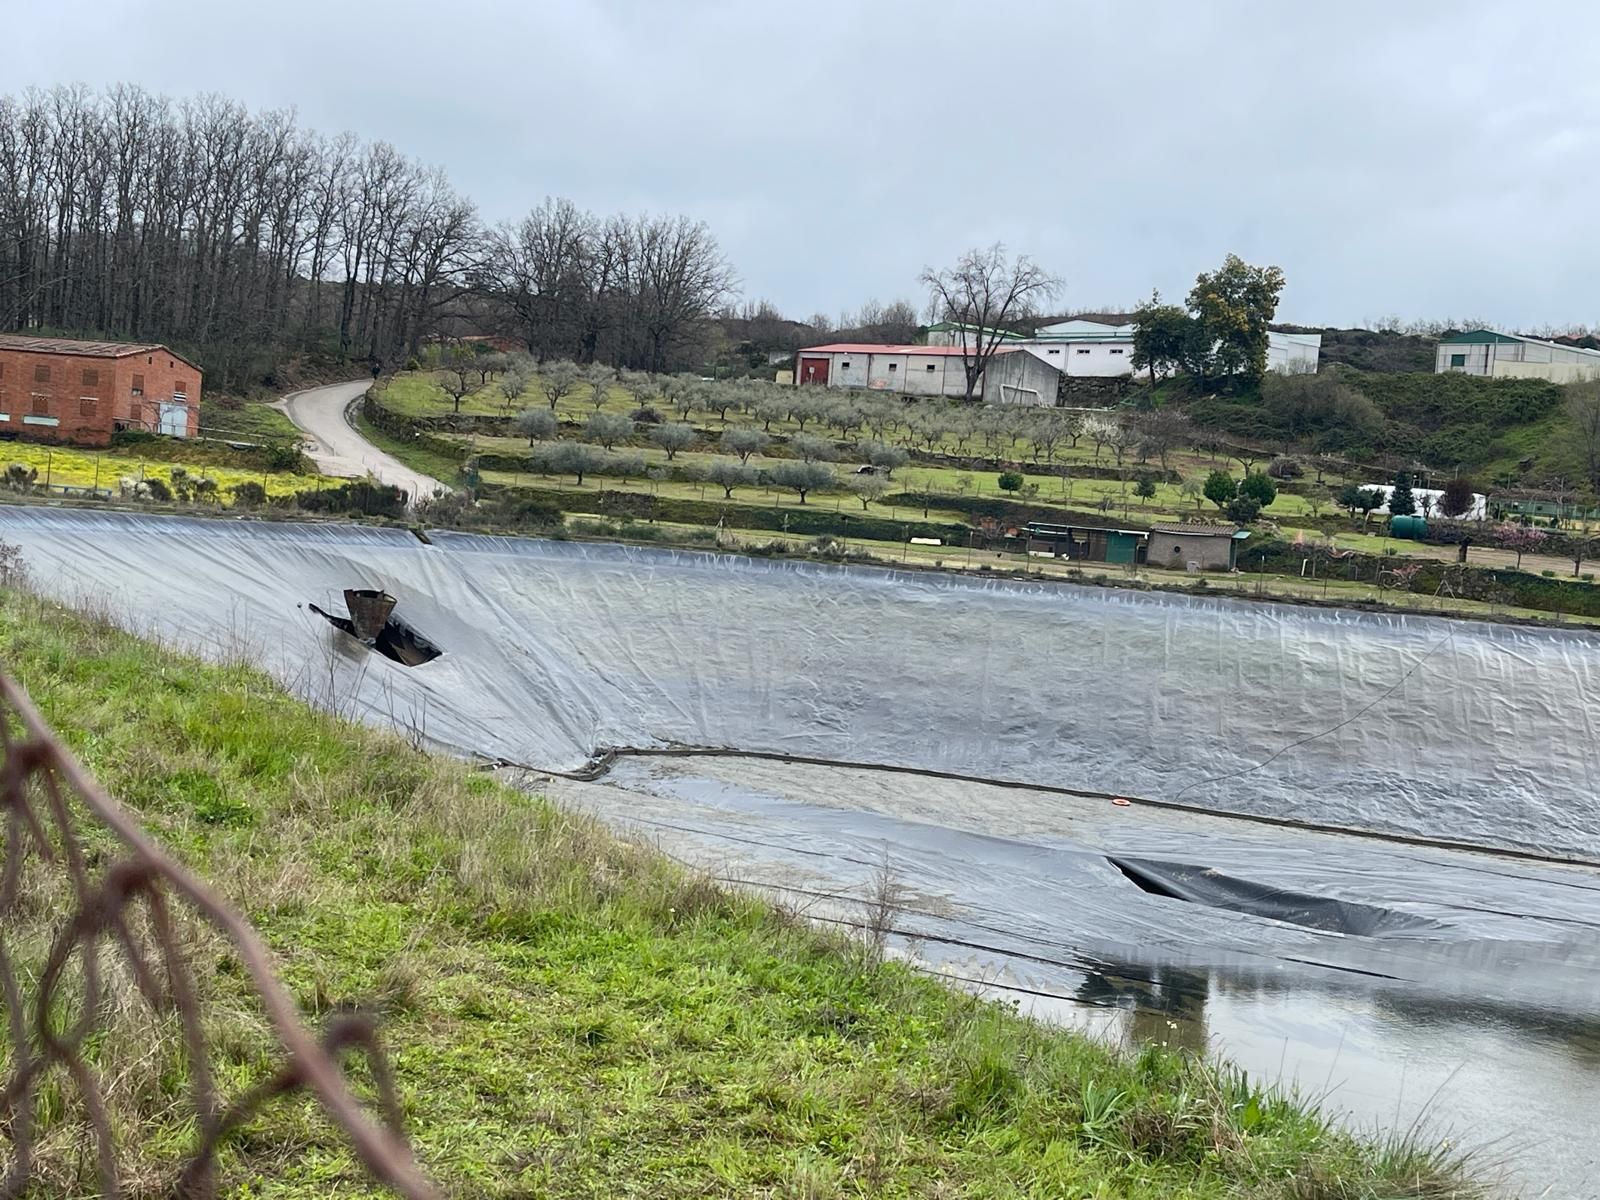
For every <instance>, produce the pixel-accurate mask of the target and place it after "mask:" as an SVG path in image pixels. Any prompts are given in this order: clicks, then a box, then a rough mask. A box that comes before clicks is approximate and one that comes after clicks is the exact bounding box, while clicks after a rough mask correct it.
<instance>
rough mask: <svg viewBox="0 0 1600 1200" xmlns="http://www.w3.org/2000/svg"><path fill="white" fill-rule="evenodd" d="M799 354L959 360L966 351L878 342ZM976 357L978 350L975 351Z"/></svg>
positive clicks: (813, 348) (836, 345)
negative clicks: (955, 358)
mask: <svg viewBox="0 0 1600 1200" xmlns="http://www.w3.org/2000/svg"><path fill="white" fill-rule="evenodd" d="M1014 349H1016V347H1015V346H996V347H995V351H994V352H995V353H996V354H1004V353H1006V352H1007V351H1010V350H1014ZM796 353H799V354H921V355H927V356H930V357H933V358H951V357H957V358H959V357H960V356H961V355H962V354H963V353H964V351H963V350H962V348H961V347H960V346H895V345H889V344H887V343H878V342H830V343H829V344H828V345H826V346H805V347H802V348H801V349H800V350H798V351H796ZM973 353H974V355H976V349H974V351H973Z"/></svg>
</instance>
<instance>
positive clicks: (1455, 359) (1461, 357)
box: [1450, 354, 1467, 367]
mask: <svg viewBox="0 0 1600 1200" xmlns="http://www.w3.org/2000/svg"><path fill="white" fill-rule="evenodd" d="M1450 365H1451V366H1452V367H1464V366H1466V365H1467V356H1466V355H1465V354H1452V355H1451V356H1450Z"/></svg>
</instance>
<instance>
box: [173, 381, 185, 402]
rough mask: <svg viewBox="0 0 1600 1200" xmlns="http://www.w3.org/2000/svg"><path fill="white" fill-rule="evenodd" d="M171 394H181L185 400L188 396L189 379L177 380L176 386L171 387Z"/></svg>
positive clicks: (175, 395)
mask: <svg viewBox="0 0 1600 1200" xmlns="http://www.w3.org/2000/svg"><path fill="white" fill-rule="evenodd" d="M172 394H173V396H174V397H177V396H182V397H183V398H184V399H185V400H187V399H188V398H189V381H188V380H186V379H180V380H178V386H177V387H175V388H173V389H172Z"/></svg>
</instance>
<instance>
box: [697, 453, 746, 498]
mask: <svg viewBox="0 0 1600 1200" xmlns="http://www.w3.org/2000/svg"><path fill="white" fill-rule="evenodd" d="M704 478H705V480H706V482H707V483H714V484H716V485H717V486H718V487H720V488H721V489H722V498H723V499H724V500H732V499H733V489H734V488H737V487H754V486H755V484H756V481H757V477H756V469H755V468H754V467H747V466H745V465H744V464H743V463H736V462H734V461H733V460H732V459H729V458H717V459H713V460H712V462H711V464H710V465H709V466H708V467H706V469H705V475H704Z"/></svg>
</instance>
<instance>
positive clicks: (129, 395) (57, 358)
mask: <svg viewBox="0 0 1600 1200" xmlns="http://www.w3.org/2000/svg"><path fill="white" fill-rule="evenodd" d="M200 376H201V372H200V368H199V367H197V366H195V365H194V363H192V362H190V361H189V360H188V359H186V358H184V357H182V356H181V355H178V354H174V353H173V352H172V351H171V350H168V349H167V348H166V347H165V346H155V345H138V344H135V343H129V342H80V341H74V340H72V339H70V338H45V337H30V336H28V335H27V334H17V333H8V334H0V437H18V438H23V439H25V440H27V441H33V442H71V443H75V444H77V445H80V446H104V445H106V444H107V443H109V442H110V441H111V434H112V431H113V430H117V429H145V430H149V431H150V432H152V433H165V434H169V435H171V436H173V437H194V436H195V434H196V433H197V432H198V431H199V428H200V382H201V380H200Z"/></svg>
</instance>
